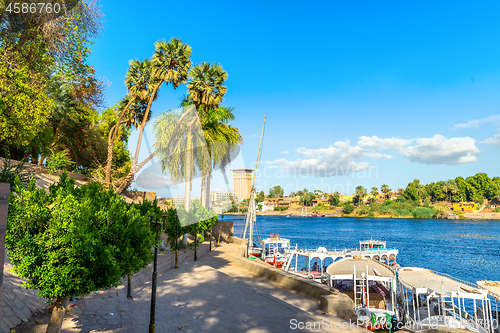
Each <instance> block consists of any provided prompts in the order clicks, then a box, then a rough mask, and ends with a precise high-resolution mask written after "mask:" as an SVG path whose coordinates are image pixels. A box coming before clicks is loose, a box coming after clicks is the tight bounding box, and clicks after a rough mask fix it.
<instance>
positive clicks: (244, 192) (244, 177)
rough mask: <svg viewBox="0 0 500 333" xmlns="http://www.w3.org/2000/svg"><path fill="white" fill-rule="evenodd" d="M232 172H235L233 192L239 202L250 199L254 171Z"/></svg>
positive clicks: (240, 170) (243, 169)
mask: <svg viewBox="0 0 500 333" xmlns="http://www.w3.org/2000/svg"><path fill="white" fill-rule="evenodd" d="M231 171H232V172H233V191H234V193H235V194H236V197H237V198H238V201H243V200H245V199H248V198H250V191H251V190H252V174H253V169H246V168H242V169H231Z"/></svg>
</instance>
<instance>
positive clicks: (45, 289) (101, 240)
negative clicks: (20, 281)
mask: <svg viewBox="0 0 500 333" xmlns="http://www.w3.org/2000/svg"><path fill="white" fill-rule="evenodd" d="M15 191H16V192H17V195H16V196H11V201H10V203H9V216H8V218H9V220H8V227H7V232H6V245H7V248H8V253H9V257H10V259H11V261H12V263H13V264H14V271H15V272H16V273H17V274H18V275H19V277H21V278H26V279H28V280H27V281H26V282H25V283H24V285H23V286H24V287H25V288H30V289H39V296H41V297H47V298H56V297H69V296H71V295H83V294H87V293H90V292H92V291H95V290H99V289H102V288H109V287H113V286H117V285H118V284H120V282H121V278H122V277H123V276H125V275H127V274H133V273H135V272H138V271H139V270H140V269H141V268H143V267H145V266H146V265H147V264H148V263H149V260H150V259H151V247H152V246H153V241H154V238H153V234H152V233H151V232H150V227H149V219H148V217H147V216H143V215H141V214H140V211H139V210H138V209H137V208H136V207H134V206H131V207H129V206H127V204H126V203H125V202H124V201H123V199H122V198H121V197H120V196H118V195H116V194H114V193H113V192H111V191H105V190H104V189H103V188H102V186H101V185H100V184H98V183H88V184H86V185H83V186H82V187H81V188H78V187H76V186H75V182H74V180H73V179H71V178H70V179H68V178H67V176H66V174H63V175H62V176H61V178H60V181H59V183H57V184H53V185H51V186H50V188H49V192H48V193H47V192H46V191H45V190H43V189H36V188H35V183H34V181H31V182H30V185H29V187H28V188H26V189H24V188H23V187H22V186H20V182H19V181H16V189H15Z"/></svg>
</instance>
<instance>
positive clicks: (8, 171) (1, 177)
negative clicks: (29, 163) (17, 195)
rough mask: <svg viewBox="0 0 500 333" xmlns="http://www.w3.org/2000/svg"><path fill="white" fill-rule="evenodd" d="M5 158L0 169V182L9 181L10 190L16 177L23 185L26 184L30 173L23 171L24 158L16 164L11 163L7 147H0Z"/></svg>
mask: <svg viewBox="0 0 500 333" xmlns="http://www.w3.org/2000/svg"><path fill="white" fill-rule="evenodd" d="M2 150H3V152H4V156H5V160H4V163H3V167H2V168H1V169H0V183H9V184H10V188H11V190H14V188H15V183H14V181H15V179H16V178H18V179H19V182H20V184H21V185H23V186H27V185H28V184H29V182H30V174H28V173H25V172H24V171H23V167H24V159H23V160H22V161H21V163H19V164H17V165H12V161H11V160H10V151H9V149H8V148H7V147H2Z"/></svg>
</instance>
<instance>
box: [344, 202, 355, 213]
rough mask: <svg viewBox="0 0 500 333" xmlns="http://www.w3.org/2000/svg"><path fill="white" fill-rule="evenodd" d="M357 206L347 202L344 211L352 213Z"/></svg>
mask: <svg viewBox="0 0 500 333" xmlns="http://www.w3.org/2000/svg"><path fill="white" fill-rule="evenodd" d="M355 208H356V207H354V206H353V205H351V204H350V203H347V204H345V205H344V207H343V210H344V213H346V214H351V213H352V212H353V211H354V209H355Z"/></svg>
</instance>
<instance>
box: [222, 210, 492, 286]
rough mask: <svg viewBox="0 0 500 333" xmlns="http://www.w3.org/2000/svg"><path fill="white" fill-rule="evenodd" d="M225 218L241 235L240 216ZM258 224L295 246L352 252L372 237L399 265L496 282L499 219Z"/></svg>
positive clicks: (269, 219)
mask: <svg viewBox="0 0 500 333" xmlns="http://www.w3.org/2000/svg"><path fill="white" fill-rule="evenodd" d="M224 220H228V221H231V220H232V221H234V235H235V236H241V235H242V233H243V227H244V224H245V217H244V216H235V215H225V216H224ZM257 224H258V229H259V232H260V237H261V238H267V237H269V233H271V232H278V233H280V234H281V237H284V238H288V239H290V243H291V245H292V246H295V244H297V245H298V247H299V248H309V249H313V248H317V247H318V246H324V247H326V248H328V249H332V248H337V249H344V248H354V247H359V241H360V240H364V239H370V238H372V239H377V240H384V241H387V247H388V248H396V249H398V250H399V254H398V257H397V262H398V263H399V264H400V265H401V266H403V267H404V266H417V267H425V268H430V269H432V270H436V271H439V272H442V273H447V274H450V275H452V276H454V277H457V278H459V279H462V280H466V281H470V282H476V281H478V280H500V221H499V220H490V221H487V220H481V221H472V220H420V219H381V218H328V217H309V218H303V217H282V216H257ZM254 240H257V237H255V238H254Z"/></svg>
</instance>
